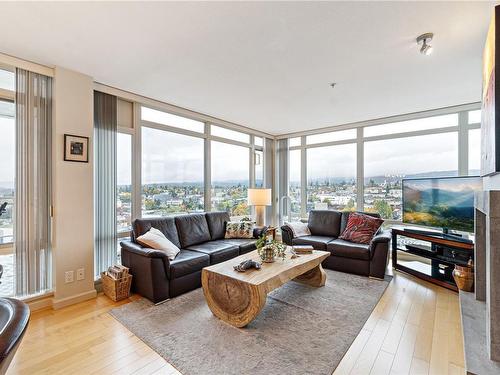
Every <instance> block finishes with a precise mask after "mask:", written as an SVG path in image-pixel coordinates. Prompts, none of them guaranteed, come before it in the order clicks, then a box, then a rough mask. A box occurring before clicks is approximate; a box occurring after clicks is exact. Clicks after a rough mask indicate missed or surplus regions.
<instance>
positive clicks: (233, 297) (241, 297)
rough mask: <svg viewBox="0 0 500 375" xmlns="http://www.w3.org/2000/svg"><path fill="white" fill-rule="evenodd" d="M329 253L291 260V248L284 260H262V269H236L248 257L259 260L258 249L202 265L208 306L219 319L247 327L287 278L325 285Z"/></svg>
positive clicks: (320, 252) (317, 253)
mask: <svg viewBox="0 0 500 375" xmlns="http://www.w3.org/2000/svg"><path fill="white" fill-rule="evenodd" d="M329 255H330V253H328V252H326V251H318V250H314V251H313V253H312V254H303V255H300V256H299V257H298V258H295V259H291V254H290V248H288V249H287V252H286V258H285V260H282V259H277V260H276V261H275V262H274V263H262V268H261V269H260V270H256V269H250V270H247V271H246V272H237V271H235V270H234V269H233V266H234V265H236V264H238V263H240V262H242V261H243V260H245V259H253V260H256V261H260V258H259V255H258V254H257V250H255V251H252V252H250V253H247V254H244V255H240V256H239V257H236V258H233V259H230V260H228V261H226V262H223V263H219V264H214V265H213V266H210V267H206V268H203V271H202V273H201V283H202V285H203V293H204V294H205V299H206V300H207V304H208V307H209V308H210V310H212V313H213V314H214V315H215V316H216V317H218V318H219V319H222V320H223V321H225V322H227V323H229V324H231V325H233V326H235V327H244V326H246V325H247V324H248V323H250V322H251V321H252V320H254V319H255V317H256V316H257V315H258V314H259V312H260V311H261V310H262V308H263V307H264V305H265V304H266V297H267V294H268V293H269V292H271V291H272V290H274V289H276V288H278V287H280V286H281V285H283V284H285V283H286V282H287V281H290V280H294V281H298V282H301V283H304V284H307V285H311V286H315V287H320V286H323V285H325V281H326V273H325V271H324V270H323V267H321V262H322V261H323V260H325V259H326V258H327V257H328V256H329Z"/></svg>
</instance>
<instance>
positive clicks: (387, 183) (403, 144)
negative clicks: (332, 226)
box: [364, 132, 458, 220]
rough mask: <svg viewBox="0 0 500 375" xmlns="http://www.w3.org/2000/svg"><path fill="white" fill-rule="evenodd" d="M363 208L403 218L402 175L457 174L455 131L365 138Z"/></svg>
mask: <svg viewBox="0 0 500 375" xmlns="http://www.w3.org/2000/svg"><path fill="white" fill-rule="evenodd" d="M364 155H365V159H364V172H365V177H364V210H365V211H368V212H377V213H379V214H380V215H381V216H382V217H383V218H384V219H393V220H401V219H402V207H401V205H402V191H401V181H402V179H403V178H412V177H432V176H436V177H437V176H439V177H443V176H457V175H458V157H457V155H458V135H457V132H450V133H441V134H431V135H421V136H416V137H408V138H395V139H386V140H379V141H371V142H365V150H364Z"/></svg>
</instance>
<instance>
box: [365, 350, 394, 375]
mask: <svg viewBox="0 0 500 375" xmlns="http://www.w3.org/2000/svg"><path fill="white" fill-rule="evenodd" d="M393 360H394V354H391V353H387V352H384V351H383V350H380V351H379V352H378V355H377V359H375V363H374V364H373V367H372V369H371V371H370V375H387V374H389V373H390V371H391V366H392V361H393Z"/></svg>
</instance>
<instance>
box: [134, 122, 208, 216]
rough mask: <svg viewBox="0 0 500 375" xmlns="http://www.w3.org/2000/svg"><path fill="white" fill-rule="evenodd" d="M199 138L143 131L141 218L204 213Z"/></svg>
mask: <svg viewBox="0 0 500 375" xmlns="http://www.w3.org/2000/svg"><path fill="white" fill-rule="evenodd" d="M203 147H204V141H203V139H202V138H197V137H192V136H188V135H184V134H178V133H173V132H170V131H164V130H159V129H153V128H149V127H143V128H142V216H143V217H147V216H166V215H175V214H179V213H183V212H201V211H203V210H204V183H203V181H204V178H203V176H204V162H203V158H204V151H203Z"/></svg>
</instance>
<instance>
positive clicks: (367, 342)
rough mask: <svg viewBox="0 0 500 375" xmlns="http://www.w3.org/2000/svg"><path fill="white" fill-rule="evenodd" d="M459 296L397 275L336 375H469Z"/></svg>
mask: <svg viewBox="0 0 500 375" xmlns="http://www.w3.org/2000/svg"><path fill="white" fill-rule="evenodd" d="M464 367H465V365H464V352H463V337H462V330H461V321H460V306H459V302H458V294H457V293H455V292H452V291H450V290H448V289H444V288H441V287H439V286H436V285H433V284H430V283H427V282H425V281H422V280H419V279H417V278H414V277H412V276H409V275H406V274H403V273H399V272H396V273H395V275H394V279H393V281H392V282H391V284H389V286H388V287H387V290H386V291H385V293H384V295H383V296H382V298H381V299H380V301H379V303H378V304H377V306H376V307H375V309H374V310H373V312H372V314H371V316H370V318H369V319H368V320H367V322H366V324H365V326H364V327H363V329H362V330H361V332H360V334H359V335H358V337H357V338H356V340H354V342H353V344H352V345H351V347H350V348H349V350H348V351H347V353H346V355H345V356H344V358H343V359H342V361H341V362H340V364H339V366H338V367H337V369H336V370H335V372H334V375H346V374H351V375H361V374H373V375H375V374H390V375H396V374H411V375H417V374H418V375H420V374H430V375H445V374H465V370H464Z"/></svg>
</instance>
